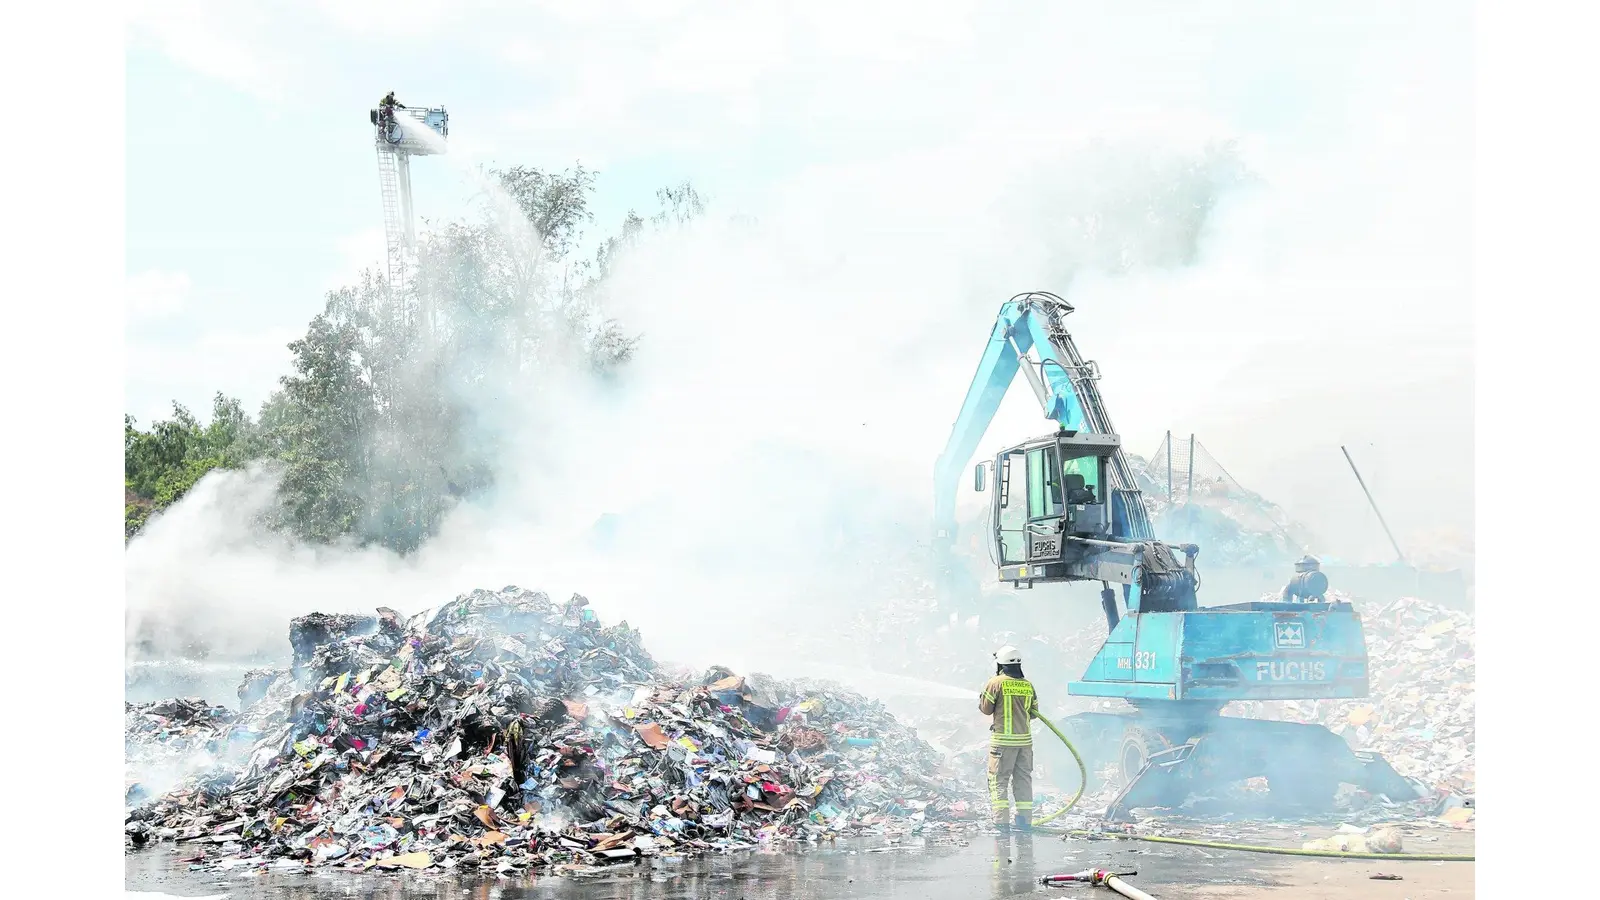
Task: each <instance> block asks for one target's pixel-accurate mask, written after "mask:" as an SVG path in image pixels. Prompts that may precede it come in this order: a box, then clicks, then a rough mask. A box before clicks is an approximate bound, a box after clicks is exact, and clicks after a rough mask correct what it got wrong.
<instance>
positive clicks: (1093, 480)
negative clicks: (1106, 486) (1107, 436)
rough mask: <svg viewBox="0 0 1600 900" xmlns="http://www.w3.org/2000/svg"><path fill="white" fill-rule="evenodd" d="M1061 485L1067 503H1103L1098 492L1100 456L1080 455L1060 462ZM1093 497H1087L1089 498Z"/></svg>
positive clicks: (1102, 497)
mask: <svg viewBox="0 0 1600 900" xmlns="http://www.w3.org/2000/svg"><path fill="white" fill-rule="evenodd" d="M1061 481H1062V486H1063V488H1064V489H1065V490H1066V493H1067V502H1068V503H1104V502H1105V497H1104V496H1103V495H1102V494H1101V492H1100V457H1098V456H1082V457H1079V458H1077V459H1069V460H1067V461H1066V462H1063V463H1062V464H1061ZM1091 497H1092V498H1093V499H1089V498H1091Z"/></svg>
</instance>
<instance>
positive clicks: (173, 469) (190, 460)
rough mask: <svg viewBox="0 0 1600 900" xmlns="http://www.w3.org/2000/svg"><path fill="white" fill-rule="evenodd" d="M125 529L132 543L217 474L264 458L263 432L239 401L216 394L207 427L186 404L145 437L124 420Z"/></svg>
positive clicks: (127, 418) (174, 408) (129, 420)
mask: <svg viewBox="0 0 1600 900" xmlns="http://www.w3.org/2000/svg"><path fill="white" fill-rule="evenodd" d="M122 427H123V488H124V500H123V526H124V533H125V535H126V536H127V537H129V538H131V537H133V535H135V534H137V533H138V532H139V530H140V529H141V528H143V527H144V525H145V523H146V522H147V521H149V519H150V517H151V516H152V515H154V514H156V513H157V512H160V511H161V510H163V509H166V508H167V507H168V506H171V505H172V504H173V503H176V502H177V501H178V500H179V499H181V498H182V497H183V495H184V494H187V493H188V492H189V489H190V488H192V487H194V485H195V483H196V482H198V481H199V480H200V479H201V478H203V477H205V475H206V473H207V472H210V471H211V470H212V469H216V468H222V469H238V468H242V467H243V466H245V465H246V464H247V463H249V462H250V461H251V460H253V459H256V458H258V457H260V456H261V454H262V452H263V450H264V442H263V440H262V437H261V434H260V429H259V428H258V427H257V426H256V424H255V423H254V422H252V421H250V417H249V415H248V414H246V413H245V412H244V408H243V406H242V405H241V404H240V403H239V401H238V400H236V399H234V398H232V397H227V396H224V395H223V394H220V393H219V394H217V395H216V398H215V399H214V401H213V403H212V409H211V422H210V423H209V424H207V425H205V426H202V425H201V424H200V422H199V420H197V419H196V418H195V417H194V415H193V414H192V413H190V412H189V410H188V409H186V408H185V407H184V406H183V405H182V404H178V403H174V404H173V405H172V418H170V419H166V420H163V421H159V422H156V423H154V424H153V425H151V427H150V430H149V431H140V430H139V428H138V425H137V422H136V421H135V420H134V418H133V417H132V416H124V417H123V426H122Z"/></svg>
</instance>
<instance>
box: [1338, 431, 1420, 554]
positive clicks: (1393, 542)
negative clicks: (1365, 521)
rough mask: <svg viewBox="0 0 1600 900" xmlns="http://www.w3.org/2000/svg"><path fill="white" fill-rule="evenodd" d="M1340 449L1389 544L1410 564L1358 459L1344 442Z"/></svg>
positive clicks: (1395, 552)
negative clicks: (1357, 464) (1364, 477)
mask: <svg viewBox="0 0 1600 900" xmlns="http://www.w3.org/2000/svg"><path fill="white" fill-rule="evenodd" d="M1339 449H1340V450H1341V451H1343V453H1344V459H1345V462H1347V463H1349V464H1350V471H1352V472H1354V473H1355V476H1356V483H1357V484H1359V485H1361V493H1363V494H1366V495H1367V503H1369V504H1371V505H1372V511H1373V513H1375V514H1376V515H1377V517H1378V524H1379V525H1382V526H1383V533H1384V534H1386V535H1388V536H1389V545H1390V546H1391V547H1393V548H1394V555H1395V556H1397V557H1399V558H1400V564H1401V565H1408V563H1406V555H1405V554H1404V553H1401V552H1400V542H1399V541H1397V540H1395V539H1394V532H1392V531H1390V530H1389V523H1388V522H1385V521H1384V520H1383V513H1381V512H1378V501H1376V500H1374V499H1372V492H1371V491H1369V490H1367V483H1366V481H1365V480H1363V479H1362V478H1361V470H1360V469H1357V468H1356V461H1355V460H1354V459H1352V458H1351V457H1350V451H1349V450H1346V449H1345V447H1344V445H1343V444H1340V445H1339Z"/></svg>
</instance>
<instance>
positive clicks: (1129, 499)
mask: <svg viewBox="0 0 1600 900" xmlns="http://www.w3.org/2000/svg"><path fill="white" fill-rule="evenodd" d="M1072 311H1073V308H1072V306H1071V305H1070V304H1068V303H1067V302H1066V301H1065V300H1063V299H1062V298H1060V297H1058V296H1056V295H1055V294H1051V293H1046V292H1030V293H1025V294H1018V295H1017V296H1015V297H1013V298H1011V299H1010V300H1009V301H1007V302H1006V303H1005V304H1004V305H1003V306H1002V307H1001V308H1000V313H999V316H998V317H997V318H996V320H995V323H994V328H993V330H992V331H991V333H990V335H989V339H988V343H987V344H986V345H985V347H984V352H983V357H982V359H981V360H980V361H979V363H978V371H977V373H976V375H975V376H974V378H973V381H972V385H971V387H970V388H969V389H968V391H967V395H966V399H965V400H964V401H963V402H962V405H961V412H960V415H959V416H958V417H957V419H956V422H955V425H954V427H953V428H952V430H951V433H950V439H949V441H948V442H947V444H946V446H945V448H944V452H943V454H941V456H940V457H939V460H938V462H937V463H936V464H935V468H934V477H935V488H936V494H935V499H934V512H935V517H936V520H937V528H938V530H937V532H936V536H935V552H936V554H937V556H938V561H937V565H938V566H939V567H940V568H941V569H942V571H943V572H945V573H946V574H949V573H951V572H953V571H955V570H956V569H959V566H958V565H957V564H955V563H954V561H953V554H952V548H953V544H954V541H955V537H956V532H957V524H956V515H955V506H956V492H957V490H958V487H959V482H960V480H961V477H962V472H963V471H965V470H966V467H967V464H968V463H969V462H970V461H971V460H972V457H973V455H974V453H975V452H976V450H977V447H978V443H979V442H980V441H981V440H982V438H983V435H984V432H985V431H986V430H987V429H988V427H989V423H990V422H991V421H992V420H993V418H994V415H995V412H996V410H997V409H998V408H999V405H1000V401H1001V398H1002V397H1004V395H1005V393H1006V390H1007V389H1008V388H1009V387H1010V385H1011V382H1012V381H1013V380H1014V378H1015V377H1016V374H1017V372H1018V370H1021V372H1022V373H1023V375H1024V377H1025V378H1026V380H1027V381H1028V384H1029V386H1030V387H1031V388H1032V389H1033V393H1034V395H1035V396H1036V397H1037V398H1038V400H1039V403H1040V404H1041V406H1042V407H1043V409H1044V414H1045V416H1046V417H1047V418H1048V419H1050V420H1052V421H1053V422H1054V423H1055V424H1056V431H1055V432H1054V433H1051V434H1046V435H1044V436H1042V437H1037V438H1034V439H1032V440H1029V441H1026V442H1024V443H1021V444H1018V445H1016V446H1013V447H1007V448H1006V449H1004V450H1001V451H1000V452H999V453H997V454H996V455H995V456H994V457H993V459H992V460H990V461H986V462H981V463H979V464H978V465H977V467H976V469H975V470H974V473H973V487H974V489H975V490H978V491H985V490H988V491H991V492H992V493H991V498H990V504H989V516H988V522H987V528H986V530H987V531H988V535H987V537H988V543H989V548H990V553H991V559H992V561H993V562H994V564H995V565H996V566H997V568H998V571H999V580H1000V581H1001V582H1006V583H1009V584H1010V585H1011V586H1012V587H1013V588H1031V587H1033V586H1035V585H1039V584H1056V583H1065V582H1091V583H1092V582H1099V583H1100V585H1101V592H1100V599H1101V606H1102V608H1103V610H1104V613H1105V618H1106V628H1107V635H1106V639H1105V643H1104V644H1103V645H1102V646H1101V647H1100V649H1099V651H1098V652H1097V653H1096V654H1095V656H1094V658H1093V660H1092V661H1091V662H1090V663H1089V666H1088V668H1087V670H1085V671H1084V673H1083V675H1082V677H1081V678H1079V679H1078V680H1077V681H1072V682H1069V683H1068V684H1067V686H1066V687H1067V693H1068V694H1069V695H1072V696H1078V697H1088V698H1114V699H1120V700H1125V701H1127V703H1128V705H1129V707H1130V710H1131V711H1128V712H1089V713H1079V714H1077V715H1073V716H1069V717H1067V718H1065V719H1064V720H1062V722H1061V723H1060V725H1061V726H1062V728H1063V731H1064V732H1065V733H1066V735H1067V736H1068V737H1069V738H1070V739H1071V741H1072V743H1073V745H1074V746H1075V747H1077V748H1078V750H1079V751H1080V752H1081V753H1082V755H1083V756H1084V757H1085V758H1086V760H1087V761H1088V762H1089V763H1090V764H1091V765H1092V767H1093V769H1094V770H1096V771H1098V770H1100V769H1102V768H1103V767H1107V766H1114V771H1115V772H1116V774H1117V777H1118V778H1119V779H1120V783H1121V788H1122V789H1121V792H1120V794H1119V795H1118V796H1117V798H1116V800H1115V801H1114V802H1113V803H1112V805H1111V808H1110V810H1109V811H1108V812H1109V814H1110V815H1111V816H1112V817H1113V818H1117V817H1125V816H1126V815H1127V814H1128V812H1129V811H1131V810H1133V809H1136V808H1140V807H1167V808H1173V807H1178V806H1180V805H1182V804H1183V803H1184V802H1185V800H1186V799H1188V798H1191V797H1212V798H1217V797H1221V796H1223V795H1224V794H1225V793H1226V791H1227V790H1228V788H1229V786H1230V785H1235V784H1237V783H1239V782H1242V781H1245V780H1247V779H1252V778H1257V777H1260V778H1265V779H1266V784H1267V788H1268V790H1267V795H1266V797H1265V798H1264V803H1265V804H1266V811H1267V812H1268V813H1269V814H1273V815H1280V814H1291V813H1294V812H1310V811H1316V810H1321V809H1326V808H1328V807H1329V806H1330V805H1331V804H1332V802H1333V800H1334V798H1335V796H1336V794H1337V793H1338V790H1339V786H1340V785H1341V784H1351V785H1354V786H1356V787H1357V788H1360V789H1362V790H1365V791H1368V792H1369V793H1371V794H1373V795H1382V796H1385V797H1388V798H1389V799H1391V800H1394V801H1405V800H1412V799H1416V798H1417V797H1419V796H1420V791H1419V790H1418V789H1417V786H1416V785H1415V784H1414V783H1413V782H1410V781H1408V780H1407V779H1405V778H1402V777H1401V776H1400V775H1399V774H1398V773H1396V772H1395V771H1394V769H1393V768H1392V767H1391V766H1390V765H1389V764H1388V763H1387V762H1386V761H1385V760H1384V759H1383V758H1382V757H1381V756H1379V755H1378V754H1376V753H1374V752H1370V751H1365V750H1354V749H1352V748H1351V747H1350V746H1349V745H1347V744H1346V742H1345V741H1344V739H1342V738H1341V737H1340V736H1339V735H1336V734H1334V733H1333V732H1331V731H1329V730H1328V729H1326V728H1324V727H1322V726H1320V725H1310V724H1299V723H1292V722H1274V721H1265V720H1255V719H1244V718H1238V717H1233V716H1224V715H1222V714H1221V713H1222V708H1223V706H1224V705H1226V704H1227V703H1229V702H1230V701H1234V700H1306V699H1314V698H1324V699H1345V698H1360V697H1364V696H1366V695H1367V691H1368V684H1367V650H1366V640H1365V637H1364V635H1363V632H1362V628H1361V618H1360V616H1358V615H1357V614H1356V612H1355V610H1354V609H1353V608H1352V607H1351V606H1350V604H1348V603H1343V602H1331V601H1329V600H1328V599H1327V593H1326V587H1327V581H1326V578H1324V577H1321V573H1320V572H1316V573H1301V574H1300V575H1297V576H1296V580H1295V581H1294V582H1292V583H1291V585H1290V588H1289V589H1286V590H1285V591H1284V593H1283V595H1282V597H1283V600H1282V602H1278V601H1270V602H1269V601H1261V600H1250V601H1247V602H1238V603H1228V604H1224V605H1218V606H1204V607H1202V606H1201V605H1200V603H1199V589H1200V577H1199V573H1198V570H1197V568H1196V565H1195V559H1196V557H1197V555H1198V554H1199V548H1198V547H1196V546H1195V545H1193V544H1179V545H1171V544H1166V543H1163V542H1161V541H1159V540H1157V539H1156V537H1155V534H1154V529H1153V528H1152V526H1151V523H1150V518H1149V515H1148V513H1147V511H1146V508H1145V505H1144V500H1143V497H1142V496H1141V493H1140V491H1139V487H1138V483H1137V481H1135V478H1134V472H1133V470H1132V468H1131V466H1130V465H1129V463H1128V461H1127V459H1126V457H1125V456H1124V455H1123V452H1122V445H1121V441H1120V439H1119V438H1118V436H1117V432H1116V429H1115V428H1113V427H1112V424H1111V419H1110V417H1109V416H1108V415H1107V413H1106V409H1105V404H1104V403H1103V402H1102V401H1101V397H1100V391H1099V387H1098V382H1099V380H1100V373H1099V370H1098V367H1097V366H1096V365H1095V364H1094V363H1093V362H1086V361H1085V360H1084V359H1083V357H1082V356H1081V355H1080V354H1079V352H1078V348H1077V346H1076V345H1075V344H1074V342H1073V340H1072V336H1071V335H1070V334H1068V333H1067V330H1066V328H1065V326H1064V320H1065V318H1066V316H1067V315H1068V314H1070V313H1071V312H1072ZM1113 585H1117V586H1118V587H1120V591H1119V590H1118V589H1116V588H1113V587H1112V586H1113ZM1119 594H1120V596H1119ZM1119 600H1120V601H1121V602H1120V604H1119V602H1118V601H1119ZM1252 796H1253V795H1252Z"/></svg>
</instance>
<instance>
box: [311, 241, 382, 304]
mask: <svg viewBox="0 0 1600 900" xmlns="http://www.w3.org/2000/svg"><path fill="white" fill-rule="evenodd" d="M386 240H387V239H386V238H385V236H384V231H383V228H382V227H373V228H365V229H362V230H361V231H357V232H355V233H353V234H347V235H345V236H344V237H342V238H339V240H337V241H336V242H334V246H335V247H336V248H338V251H339V267H338V269H336V270H335V271H334V272H333V273H332V274H330V275H329V276H328V279H327V280H326V281H324V282H323V284H322V288H321V289H322V290H324V291H336V290H338V289H339V288H342V287H349V286H350V285H353V284H356V283H358V282H359V280H360V278H361V273H362V272H365V271H366V270H368V269H371V270H373V271H375V272H378V273H379V274H382V273H384V272H386V271H387V269H386V268H385V266H386V265H387V259H388V244H387V243H386Z"/></svg>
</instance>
